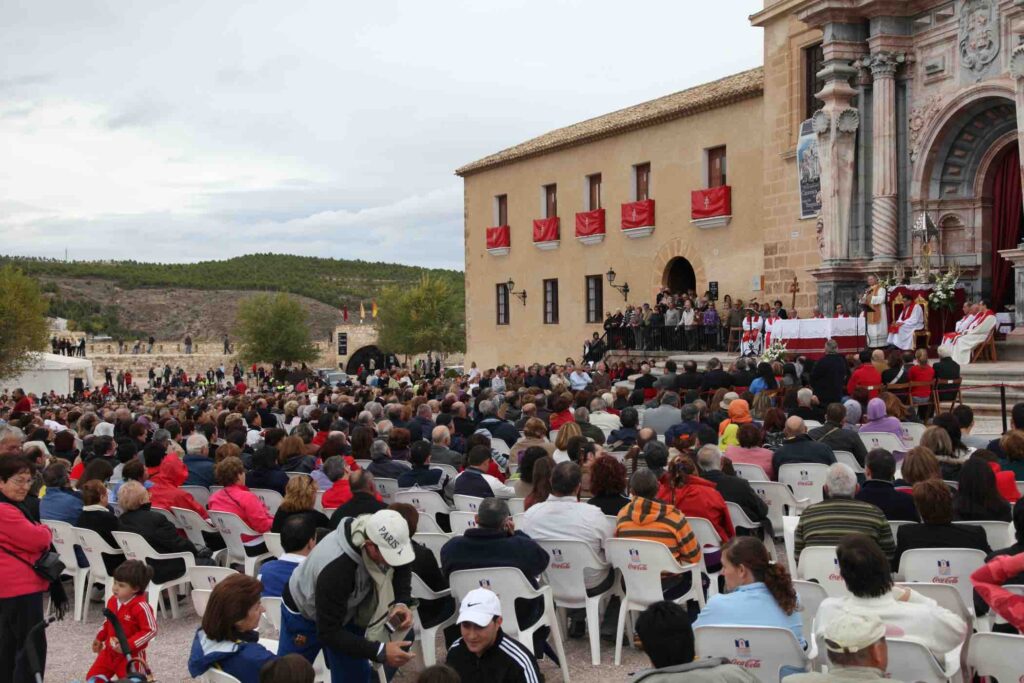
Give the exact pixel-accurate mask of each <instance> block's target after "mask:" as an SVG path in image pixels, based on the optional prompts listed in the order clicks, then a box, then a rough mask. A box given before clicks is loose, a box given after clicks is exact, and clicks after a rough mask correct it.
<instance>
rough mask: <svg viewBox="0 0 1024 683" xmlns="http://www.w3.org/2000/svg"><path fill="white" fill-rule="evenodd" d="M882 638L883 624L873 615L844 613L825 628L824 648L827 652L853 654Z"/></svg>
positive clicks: (883, 635) (883, 633)
mask: <svg viewBox="0 0 1024 683" xmlns="http://www.w3.org/2000/svg"><path fill="white" fill-rule="evenodd" d="M884 637H885V624H883V623H882V622H881V621H880V620H879V619H878V618H877V617H875V616H874V615H871V614H857V613H856V612H845V613H843V614H841V615H840V616H839V617H838V618H837V619H836V620H835V621H833V622H832V623H831V624H829V625H828V626H827V627H826V628H825V647H827V648H828V651H829V652H842V653H844V654H853V653H856V652H860V651H862V650H866V649H867V648H869V647H871V646H872V645H874V644H875V643H877V642H878V641H879V640H881V639H882V638H884Z"/></svg>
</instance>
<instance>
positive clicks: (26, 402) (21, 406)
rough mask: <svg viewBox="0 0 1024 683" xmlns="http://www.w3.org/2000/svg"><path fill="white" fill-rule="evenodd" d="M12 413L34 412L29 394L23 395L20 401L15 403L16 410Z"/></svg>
mask: <svg viewBox="0 0 1024 683" xmlns="http://www.w3.org/2000/svg"><path fill="white" fill-rule="evenodd" d="M11 412H12V413H31V412H32V399H30V398H29V397H28V396H22V397H21V398H19V399H18V402H17V403H15V404H14V410H12V411H11Z"/></svg>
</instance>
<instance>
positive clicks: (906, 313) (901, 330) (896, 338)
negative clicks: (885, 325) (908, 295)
mask: <svg viewBox="0 0 1024 683" xmlns="http://www.w3.org/2000/svg"><path fill="white" fill-rule="evenodd" d="M923 329H924V306H922V305H921V304H919V303H917V302H916V301H913V300H907V301H905V302H904V303H903V312H902V313H900V315H899V316H898V317H897V318H896V319H895V320H893V321H892V324H891V325H889V336H888V341H889V343H890V344H892V345H893V346H895V347H896V348H897V349H902V350H903V351H913V350H914V333H915V332H917V331H918V330H923Z"/></svg>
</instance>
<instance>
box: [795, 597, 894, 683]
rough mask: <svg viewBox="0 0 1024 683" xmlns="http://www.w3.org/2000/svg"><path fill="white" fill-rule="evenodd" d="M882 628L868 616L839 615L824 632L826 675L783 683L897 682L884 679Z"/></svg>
mask: <svg viewBox="0 0 1024 683" xmlns="http://www.w3.org/2000/svg"><path fill="white" fill-rule="evenodd" d="M885 633H886V628H885V624H883V623H882V622H881V621H880V620H879V619H878V617H875V616H872V615H870V614H868V615H864V614H856V613H849V614H843V615H841V616H840V617H839V618H838V619H836V620H835V621H833V622H832V623H831V624H829V628H828V629H827V630H826V631H825V650H826V652H827V653H828V673H816V672H815V673H807V674H793V675H792V676H786V677H785V678H784V679H782V680H783V683H844V682H846V681H858V682H863V683H899V681H896V680H894V679H891V678H886V676H885V671H886V669H888V668H889V648H888V646H887V645H886V644H885Z"/></svg>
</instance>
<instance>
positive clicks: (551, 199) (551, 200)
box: [544, 183, 558, 218]
mask: <svg viewBox="0 0 1024 683" xmlns="http://www.w3.org/2000/svg"><path fill="white" fill-rule="evenodd" d="M557 215H558V185H556V184H554V183H552V184H551V185H545V186H544V218H554V217H555V216H557Z"/></svg>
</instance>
